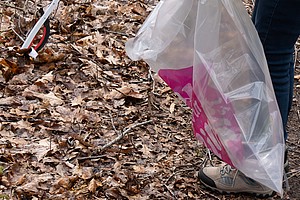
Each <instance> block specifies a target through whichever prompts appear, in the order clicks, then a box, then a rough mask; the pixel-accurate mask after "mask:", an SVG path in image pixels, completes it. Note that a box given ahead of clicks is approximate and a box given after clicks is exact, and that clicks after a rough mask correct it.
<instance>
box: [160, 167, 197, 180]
mask: <svg viewBox="0 0 300 200" xmlns="http://www.w3.org/2000/svg"><path fill="white" fill-rule="evenodd" d="M194 170H195V168H189V169H182V170H178V171H176V172H173V174H171V176H170V177H169V178H168V179H167V180H166V182H165V184H168V182H169V181H170V180H171V178H172V177H173V176H174V175H176V174H178V173H181V172H186V171H194Z"/></svg>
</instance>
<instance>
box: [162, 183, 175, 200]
mask: <svg viewBox="0 0 300 200" xmlns="http://www.w3.org/2000/svg"><path fill="white" fill-rule="evenodd" d="M164 186H165V188H167V190H168V191H169V192H170V194H171V195H172V196H173V198H174V199H176V196H175V194H174V192H173V191H172V190H171V189H170V188H169V187H168V186H167V185H166V184H164Z"/></svg>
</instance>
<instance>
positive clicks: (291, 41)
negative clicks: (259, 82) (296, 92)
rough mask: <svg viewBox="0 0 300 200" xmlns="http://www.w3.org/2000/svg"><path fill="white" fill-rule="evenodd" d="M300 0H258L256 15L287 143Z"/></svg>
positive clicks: (255, 22)
mask: <svg viewBox="0 0 300 200" xmlns="http://www.w3.org/2000/svg"><path fill="white" fill-rule="evenodd" d="M299 9H300V1H299V0H256V2H255V8H254V11H253V15H252V20H253V23H254V25H255V27H256V29H257V31H258V34H259V36H260V39H261V42H262V44H263V47H264V50H265V55H266V58H267V62H268V66H269V71H270V74H271V78H272V82H273V87H274V90H275V94H276V99H277V102H278V106H279V109H280V112H281V117H282V121H283V126H284V130H285V135H284V136H285V139H287V133H286V124H287V121H288V114H289V111H290V109H291V105H292V99H293V84H294V82H293V81H294V57H293V53H294V45H295V43H296V40H297V39H298V37H299V34H300V14H299Z"/></svg>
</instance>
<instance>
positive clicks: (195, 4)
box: [126, 0, 285, 194]
mask: <svg viewBox="0 0 300 200" xmlns="http://www.w3.org/2000/svg"><path fill="white" fill-rule="evenodd" d="M126 51H127V54H128V56H129V57H130V58H131V59H133V60H139V59H143V60H145V61H146V62H147V63H148V64H149V66H150V67H151V69H152V70H154V71H156V72H157V73H158V74H159V75H160V77H161V78H162V79H163V80H164V81H165V82H166V83H167V84H168V85H169V86H170V87H171V88H172V89H173V91H174V92H175V93H177V94H178V96H179V97H181V98H182V99H183V101H184V102H185V103H186V104H187V105H188V106H189V107H190V108H191V109H192V111H193V120H192V121H193V129H194V134H195V136H196V138H198V139H199V140H201V141H202V142H203V143H204V145H205V146H206V147H208V148H209V149H211V150H212V151H213V153H214V154H215V155H217V156H218V157H220V158H221V159H222V160H224V161H225V162H227V163H228V164H230V165H232V166H234V167H236V168H237V169H239V170H240V171H242V172H243V173H244V174H245V175H247V176H249V177H251V178H253V179H254V180H256V181H258V182H260V183H262V184H264V185H266V186H268V187H269V188H271V189H273V190H274V191H277V192H279V193H280V194H282V193H283V190H282V178H283V159H284V149H285V142H284V138H283V125H282V120H281V116H280V112H279V108H278V105H277V102H276V98H275V94H274V91H273V87H272V82H271V78H270V75H269V71H268V67H267V62H266V59H265V56H264V51H263V48H262V45H261V42H260V40H259V37H258V34H257V32H256V30H255V27H254V26H253V24H252V22H251V19H250V17H249V15H248V14H247V12H246V10H245V8H244V6H243V4H242V2H241V1H233V0H163V1H160V3H159V4H158V5H157V6H156V7H155V9H154V10H153V11H152V12H151V14H150V15H149V16H148V18H147V19H146V21H145V22H144V24H143V26H142V27H141V28H140V30H139V31H138V33H137V35H136V37H135V38H132V39H130V40H129V41H128V42H127V43H126Z"/></svg>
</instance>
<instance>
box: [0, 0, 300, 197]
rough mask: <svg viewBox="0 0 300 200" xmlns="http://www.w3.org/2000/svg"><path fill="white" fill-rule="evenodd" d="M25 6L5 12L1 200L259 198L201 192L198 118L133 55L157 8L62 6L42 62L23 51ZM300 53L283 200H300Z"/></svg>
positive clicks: (134, 2)
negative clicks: (130, 47)
mask: <svg viewBox="0 0 300 200" xmlns="http://www.w3.org/2000/svg"><path fill="white" fill-rule="evenodd" d="M24 2H25V0H16V1H9V0H2V1H1V3H0V22H1V26H0V69H1V73H0V199H22V200H25V199H52V200H54V199H138V200H141V199H222V200H223V199H243V200H245V199H249V200H250V199H259V198H256V197H254V196H251V195H246V194H237V195H223V194H219V193H216V192H212V191H210V190H207V189H206V188H204V187H203V186H202V185H201V183H200V182H199V181H198V180H197V173H198V171H199V170H200V168H201V166H202V165H203V163H205V161H206V159H207V155H206V150H205V148H204V147H203V146H202V145H201V143H200V142H199V141H197V140H196V139H195V137H194V135H193V131H192V124H191V110H190V109H189V108H188V107H187V106H186V105H184V104H183V102H182V101H181V100H179V99H178V97H177V96H176V95H175V94H174V92H173V91H172V90H171V89H170V88H169V87H168V86H167V85H166V84H165V83H164V82H163V81H162V80H161V79H160V78H159V77H158V76H157V75H155V74H153V73H152V72H150V70H149V67H148V65H146V63H145V62H143V61H138V62H134V61H132V60H130V59H129V58H128V57H127V55H126V52H125V48H124V46H125V43H126V42H127V41H128V39H129V38H132V37H134V36H135V33H136V32H137V30H138V29H139V28H140V27H141V25H142V24H143V22H144V20H145V18H146V17H147V15H148V14H149V12H151V10H153V8H154V6H155V5H156V3H157V1H146V0H128V1H127V0H114V1H104V0H102V1H97V0H68V1H66V0H64V1H61V2H60V4H59V8H58V10H57V12H56V14H55V16H52V17H51V35H50V39H49V42H48V43H47V45H46V46H45V47H44V48H43V49H42V51H40V52H39V56H38V58H37V59H36V60H32V59H29V58H28V57H27V56H25V54H26V53H24V52H20V51H19V50H18V48H17V47H20V46H21V43H22V41H21V40H20V39H19V38H18V36H17V35H16V33H15V32H17V33H18V34H20V35H22V33H24V32H25V31H24V30H26V29H28V27H29V26H30V25H31V24H32V22H34V21H35V20H33V18H32V15H29V14H28V13H26V12H23V11H22V9H23V8H24V7H23V5H24ZM31 3H33V1H28V5H29V8H34V7H35V5H34V4H31ZM43 3H47V1H43ZM48 3H49V1H48ZM245 6H246V7H247V9H252V4H251V3H246V4H245ZM23 10H24V9H23ZM25 10H26V9H25ZM30 16H31V17H30ZM298 51H299V49H298V46H297V48H296V53H295V55H296V69H295V72H296V73H295V91H294V100H293V107H292V111H291V113H290V118H289V124H288V130H289V138H288V142H287V143H288V146H289V163H290V172H289V174H288V177H289V185H290V190H289V191H285V192H284V196H283V199H299V197H300V183H299V178H300V168H299V167H300V166H299V163H300V162H299V160H298V159H299V156H300V149H299V145H300V140H299V133H300V126H299V122H300V68H299V66H300V62H299V60H300V56H298ZM218 162H219V161H218V160H217V159H216V158H214V160H213V163H215V164H216V163H218ZM268 199H280V197H279V196H277V195H275V196H274V197H270V198H268Z"/></svg>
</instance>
